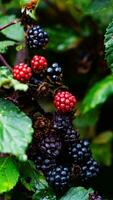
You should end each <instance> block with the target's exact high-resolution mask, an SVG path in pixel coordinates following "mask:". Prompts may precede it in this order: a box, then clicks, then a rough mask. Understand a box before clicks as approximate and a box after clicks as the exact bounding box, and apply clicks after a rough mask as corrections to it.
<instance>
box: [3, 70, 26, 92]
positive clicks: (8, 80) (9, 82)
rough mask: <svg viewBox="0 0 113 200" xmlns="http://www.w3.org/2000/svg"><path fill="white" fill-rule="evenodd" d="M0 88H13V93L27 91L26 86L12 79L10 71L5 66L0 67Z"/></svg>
mask: <svg viewBox="0 0 113 200" xmlns="http://www.w3.org/2000/svg"><path fill="white" fill-rule="evenodd" d="M0 87H3V88H6V89H9V88H11V87H13V88H14V90H15V91H16V90H21V91H27V90H28V85H27V84H23V83H20V82H19V81H17V80H15V79H13V76H12V73H11V71H10V70H9V69H8V68H7V67H6V66H2V67H0Z"/></svg>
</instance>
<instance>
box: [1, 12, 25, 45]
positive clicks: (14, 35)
mask: <svg viewBox="0 0 113 200" xmlns="http://www.w3.org/2000/svg"><path fill="white" fill-rule="evenodd" d="M15 19H16V17H15V15H7V16H6V15H5V16H3V17H0V26H3V25H6V24H8V23H10V22H12V21H13V20H15ZM1 32H2V33H3V34H4V35H5V36H6V37H8V38H10V39H12V40H16V41H22V40H23V39H24V31H23V27H22V26H21V25H20V23H17V24H14V25H12V26H10V27H8V28H6V29H4V30H2V31H1Z"/></svg>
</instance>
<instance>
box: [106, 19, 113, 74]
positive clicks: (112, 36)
mask: <svg viewBox="0 0 113 200" xmlns="http://www.w3.org/2000/svg"><path fill="white" fill-rule="evenodd" d="M104 45H105V58H106V60H107V64H108V67H109V68H110V70H111V72H113V21H112V22H111V23H110V24H109V26H108V27H107V29H106V34H105V40H104Z"/></svg>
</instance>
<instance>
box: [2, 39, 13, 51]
mask: <svg viewBox="0 0 113 200" xmlns="http://www.w3.org/2000/svg"><path fill="white" fill-rule="evenodd" d="M14 45H15V42H14V41H11V40H4V41H0V53H6V51H7V50H8V47H10V46H14Z"/></svg>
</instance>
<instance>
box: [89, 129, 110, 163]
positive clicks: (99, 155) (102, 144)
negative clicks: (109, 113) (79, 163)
mask: <svg viewBox="0 0 113 200" xmlns="http://www.w3.org/2000/svg"><path fill="white" fill-rule="evenodd" d="M112 141H113V133H112V132H110V131H108V132H104V133H101V134H100V135H98V136H97V137H96V138H95V139H94V140H93V142H92V145H91V147H92V152H93V156H94V158H95V159H96V160H98V161H99V162H101V163H102V164H104V165H106V166H110V165H111V164H112Z"/></svg>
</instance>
